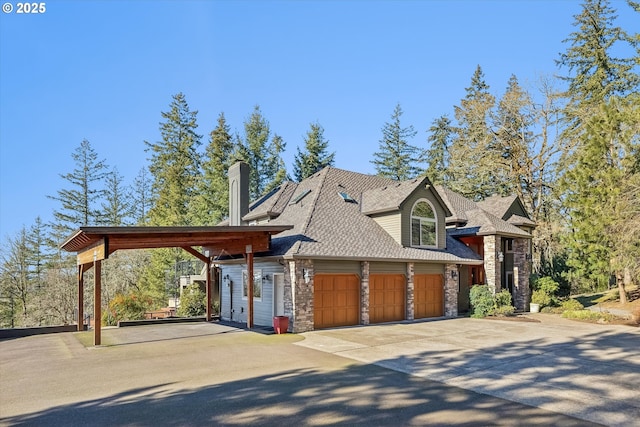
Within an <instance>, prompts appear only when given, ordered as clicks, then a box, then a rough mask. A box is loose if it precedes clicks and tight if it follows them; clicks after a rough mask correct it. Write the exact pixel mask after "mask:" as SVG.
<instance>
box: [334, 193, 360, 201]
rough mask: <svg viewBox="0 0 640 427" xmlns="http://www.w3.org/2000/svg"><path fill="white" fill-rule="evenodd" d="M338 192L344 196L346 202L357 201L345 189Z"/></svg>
mask: <svg viewBox="0 0 640 427" xmlns="http://www.w3.org/2000/svg"><path fill="white" fill-rule="evenodd" d="M338 194H339V195H340V197H342V200H344V201H345V202H349V203H357V202H356V199H354V198H353V197H351V196H350V195H349V194H348V193H345V192H343V191H339V192H338Z"/></svg>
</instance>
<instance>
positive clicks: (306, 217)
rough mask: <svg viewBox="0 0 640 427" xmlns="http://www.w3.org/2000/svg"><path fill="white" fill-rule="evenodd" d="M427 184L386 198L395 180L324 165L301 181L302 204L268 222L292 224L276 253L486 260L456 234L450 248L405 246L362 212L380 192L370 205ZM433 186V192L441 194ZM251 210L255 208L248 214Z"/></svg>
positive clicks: (286, 207)
mask: <svg viewBox="0 0 640 427" xmlns="http://www.w3.org/2000/svg"><path fill="white" fill-rule="evenodd" d="M428 183H429V181H428V180H427V179H426V178H424V179H423V178H420V179H418V180H416V181H415V182H414V181H407V182H403V183H400V185H399V186H398V187H397V188H399V194H398V195H395V196H393V198H392V201H391V202H385V201H382V200H381V199H379V198H378V196H380V195H391V194H392V193H391V192H388V193H387V192H386V191H384V190H381V189H382V188H383V187H385V186H386V187H387V188H392V186H393V185H394V184H396V182H395V181H393V180H391V179H388V178H382V177H379V176H374V175H365V174H360V173H357V172H350V171H346V170H342V169H337V168H333V167H327V168H324V169H322V170H321V171H319V172H317V173H316V174H314V175H312V176H310V177H309V178H306V179H305V180H303V181H302V182H300V183H298V184H297V186H296V188H295V191H294V192H292V193H291V195H290V196H289V199H290V200H292V199H293V198H295V197H296V196H297V195H298V194H301V193H304V192H306V193H307V194H306V195H305V197H303V198H301V199H300V201H299V202H298V203H289V202H287V203H285V204H283V208H282V212H281V213H280V215H278V216H277V217H276V218H274V219H272V220H270V221H269V224H274V225H275V224H291V225H293V228H292V229H291V230H287V231H284V232H283V233H281V234H279V235H278V237H277V238H274V239H273V242H272V251H271V255H277V256H284V257H285V258H292V257H310V258H316V259H318V258H327V259H359V260H398V261H400V260H403V261H411V260H413V261H423V262H452V263H462V264H469V263H471V264H473V263H476V264H477V263H478V262H481V261H480V258H479V257H478V256H477V255H476V254H474V253H473V251H471V250H470V249H468V248H466V246H465V245H463V244H462V243H460V242H458V241H457V240H455V239H453V238H447V249H446V250H437V249H432V250H430V249H422V248H411V247H403V246H402V245H401V244H399V243H398V242H397V241H396V240H394V238H393V237H392V236H391V235H390V234H388V233H387V232H386V231H385V230H384V229H383V228H382V227H381V226H380V225H379V224H378V223H377V222H376V221H375V220H374V219H373V218H371V217H370V216H368V215H365V214H364V213H363V212H362V206H363V205H364V204H365V200H366V199H367V197H372V196H375V197H373V198H371V199H369V200H368V201H367V202H366V203H368V204H367V206H377V207H378V208H379V207H383V206H395V207H397V206H399V205H400V204H401V203H402V201H404V200H405V199H406V198H407V197H408V196H409V195H411V194H413V193H414V192H415V191H417V190H419V189H420V188H422V187H421V185H424V186H426V185H427V184H428ZM393 188H396V187H393ZM430 188H431V190H430V191H433V192H434V193H436V192H435V191H434V190H433V188H432V187H430ZM375 190H377V191H375ZM340 193H346V194H348V195H349V196H350V197H351V198H352V199H353V201H348V200H345V199H344V198H343V197H342V196H341V195H340ZM277 194H278V193H274V194H272V195H271V196H270V198H275V197H278V195H277ZM365 195H368V196H367V197H365ZM438 199H439V195H438ZM374 201H375V203H374ZM272 204H273V203H272V201H269V200H265V201H263V202H262V205H272ZM443 208H444V202H443ZM250 215H252V213H251V212H250V213H249V215H248V216H250Z"/></svg>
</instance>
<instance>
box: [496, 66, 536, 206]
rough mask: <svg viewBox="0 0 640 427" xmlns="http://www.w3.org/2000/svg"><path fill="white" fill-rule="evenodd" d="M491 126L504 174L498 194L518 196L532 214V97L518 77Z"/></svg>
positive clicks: (499, 107)
mask: <svg viewBox="0 0 640 427" xmlns="http://www.w3.org/2000/svg"><path fill="white" fill-rule="evenodd" d="M492 125H493V129H494V135H495V147H496V150H497V151H498V152H499V153H500V156H499V157H497V160H498V161H500V168H499V170H500V171H502V172H503V173H504V174H505V176H503V177H502V179H501V180H500V181H499V182H498V184H499V188H498V190H499V191H498V193H499V194H501V195H509V194H513V193H515V194H517V195H518V196H519V197H520V199H521V200H522V201H523V202H525V204H526V207H527V208H528V210H529V212H531V208H532V205H531V198H530V197H529V195H530V194H531V193H532V190H533V186H534V183H533V177H532V176H531V172H532V164H531V153H530V152H529V148H530V147H531V146H532V145H533V139H534V132H533V127H534V125H535V115H534V111H533V101H532V100H531V96H530V95H529V93H528V92H526V91H525V90H524V89H523V88H522V87H521V86H520V84H519V83H518V79H517V78H516V76H515V75H512V76H511V77H510V78H509V82H508V83H507V90H506V92H505V94H504V96H503V97H502V98H501V99H500V100H499V101H498V105H497V109H496V111H495V114H494V119H493V123H492ZM497 169H498V168H497ZM525 196H526V197H525Z"/></svg>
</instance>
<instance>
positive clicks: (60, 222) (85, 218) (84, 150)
mask: <svg viewBox="0 0 640 427" xmlns="http://www.w3.org/2000/svg"><path fill="white" fill-rule="evenodd" d="M71 157H72V158H73V160H74V162H75V165H76V166H75V169H74V170H73V171H72V172H69V173H66V174H63V175H62V174H61V175H60V176H61V177H62V178H63V179H64V180H66V181H67V182H68V183H69V184H70V188H66V189H62V190H58V193H57V195H56V196H48V197H49V198H50V199H53V200H56V201H58V202H60V208H59V209H56V210H54V212H53V216H54V223H53V224H52V232H53V236H52V237H53V239H54V240H55V241H54V242H53V243H52V244H53V245H54V246H55V245H58V244H59V243H61V242H62V241H63V240H64V239H66V238H67V237H69V235H70V234H71V233H72V232H73V231H75V230H76V229H77V228H78V227H80V226H85V225H96V224H98V223H99V222H100V221H99V211H98V210H97V208H96V204H97V203H98V201H99V200H101V198H102V196H103V195H104V189H103V188H102V187H101V185H100V184H101V181H102V180H103V179H104V177H105V176H106V169H107V166H106V164H105V161H104V160H98V154H97V153H96V152H95V150H94V149H93V147H92V146H91V143H90V142H89V141H88V140H86V139H84V140H83V141H82V143H81V144H80V146H79V147H78V148H76V150H75V151H74V152H73V153H72V154H71Z"/></svg>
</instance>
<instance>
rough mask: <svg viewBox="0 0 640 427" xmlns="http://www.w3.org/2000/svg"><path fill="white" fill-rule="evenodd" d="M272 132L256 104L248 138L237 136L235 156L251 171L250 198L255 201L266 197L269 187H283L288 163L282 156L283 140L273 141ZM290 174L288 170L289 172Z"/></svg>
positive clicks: (247, 124)
mask: <svg viewBox="0 0 640 427" xmlns="http://www.w3.org/2000/svg"><path fill="white" fill-rule="evenodd" d="M270 135H271V129H270V127H269V122H268V121H267V119H265V118H264V116H263V115H262V111H261V110H260V106H259V105H256V106H255V107H254V108H253V112H252V113H251V115H250V116H249V118H248V119H247V120H245V122H244V139H242V138H240V136H237V137H236V144H235V147H234V153H233V157H234V159H235V160H243V161H245V162H246V163H247V164H249V167H250V169H251V171H250V177H249V195H250V197H251V199H252V200H255V199H257V198H259V197H260V196H261V195H263V194H264V193H265V192H266V191H267V189H268V188H273V187H274V186H275V185H279V184H280V183H281V181H280V182H279V180H283V179H282V173H280V175H278V172H279V171H282V170H283V169H282V167H281V166H283V165H284V163H283V162H282V159H281V154H282V152H283V151H284V147H285V144H284V141H283V140H282V138H275V137H274V140H275V141H274V140H271V141H270V140H269V137H270ZM285 175H286V170H285Z"/></svg>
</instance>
